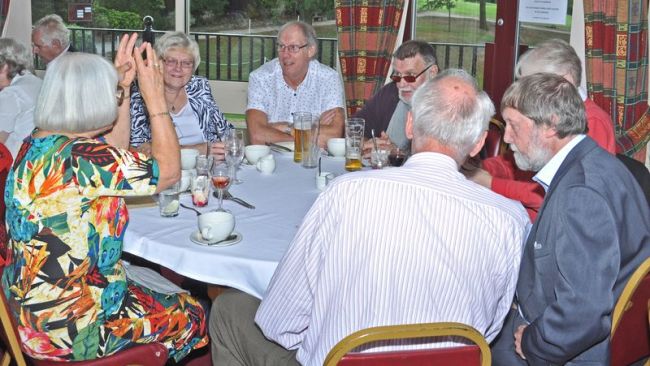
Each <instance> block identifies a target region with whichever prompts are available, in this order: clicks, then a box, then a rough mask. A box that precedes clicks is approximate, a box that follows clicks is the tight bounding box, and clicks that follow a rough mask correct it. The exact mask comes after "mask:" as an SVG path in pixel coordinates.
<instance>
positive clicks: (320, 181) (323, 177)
mask: <svg viewBox="0 0 650 366" xmlns="http://www.w3.org/2000/svg"><path fill="white" fill-rule="evenodd" d="M332 179H334V173H330V172H321V173H320V174H318V175H316V188H318V189H319V190H321V191H323V190H325V187H327V185H328V184H330V182H331V181H332Z"/></svg>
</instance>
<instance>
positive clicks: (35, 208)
mask: <svg viewBox="0 0 650 366" xmlns="http://www.w3.org/2000/svg"><path fill="white" fill-rule="evenodd" d="M157 183H158V164H157V163H156V161H155V160H153V159H150V158H148V157H147V156H145V155H143V154H140V153H137V152H129V151H127V150H123V149H119V148H116V147H113V146H111V145H108V144H106V143H104V142H101V141H98V140H95V139H86V138H76V139H70V138H68V137H66V136H63V135H49V136H47V137H44V138H33V139H31V141H29V142H27V143H25V144H23V146H22V147H21V149H20V150H19V152H18V155H17V157H16V161H15V163H14V166H13V169H12V171H10V172H9V176H8V177H7V184H6V189H5V202H6V205H7V212H6V217H7V223H8V228H9V238H10V240H9V258H8V262H9V263H8V264H7V266H6V267H5V269H4V272H3V277H2V286H3V290H4V293H5V296H6V297H7V300H8V302H9V305H10V309H11V310H12V311H13V312H14V314H13V315H14V316H15V318H16V320H17V323H18V324H17V325H18V333H19V335H20V338H21V341H22V343H23V350H24V351H25V352H26V353H27V354H28V355H29V356H31V357H34V358H39V359H50V360H58V361H78V360H87V359H94V358H98V357H104V356H107V355H111V354H114V353H116V352H118V351H119V350H121V349H124V348H128V347H131V346H133V344H134V343H151V342H161V343H164V344H165V345H166V346H167V347H168V349H169V351H170V356H171V357H174V358H176V359H177V360H178V359H180V358H182V357H183V356H184V355H185V354H187V353H188V352H189V351H190V350H191V349H192V348H194V347H200V346H202V345H204V344H206V342H207V338H206V337H205V325H204V324H205V319H204V313H203V310H202V308H201V306H200V305H199V304H198V303H197V302H196V300H195V299H192V298H191V297H189V296H187V295H170V296H165V295H162V294H157V293H154V292H153V291H151V290H149V289H147V288H144V287H141V286H139V285H137V284H135V283H133V282H131V281H130V280H129V279H127V278H126V273H125V271H124V268H123V267H122V264H121V262H120V256H121V254H122V240H123V238H124V232H125V230H126V227H127V225H128V212H127V208H126V205H125V203H124V200H123V199H122V198H121V196H138V195H140V196H141V195H151V194H153V193H154V192H155V190H156V185H157ZM172 324H173V326H172Z"/></svg>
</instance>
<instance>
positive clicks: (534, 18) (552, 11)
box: [519, 0, 568, 25]
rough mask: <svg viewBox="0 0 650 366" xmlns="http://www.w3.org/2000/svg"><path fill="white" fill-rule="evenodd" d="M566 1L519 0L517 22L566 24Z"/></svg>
mask: <svg viewBox="0 0 650 366" xmlns="http://www.w3.org/2000/svg"><path fill="white" fill-rule="evenodd" d="M567 7H568V0H519V21H520V22H529V23H541V24H557V25H565V24H566V13H567Z"/></svg>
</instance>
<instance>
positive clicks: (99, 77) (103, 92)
mask: <svg viewBox="0 0 650 366" xmlns="http://www.w3.org/2000/svg"><path fill="white" fill-rule="evenodd" d="M117 81H118V78H117V71H116V70H115V67H114V66H113V65H111V63H109V62H108V61H106V60H105V59H104V58H102V57H100V56H97V55H93V54H88V53H77V52H75V53H67V54H65V55H63V56H61V57H60V58H59V59H57V61H56V62H54V63H52V64H50V66H49V68H48V69H47V72H46V73H45V79H44V80H43V86H42V87H41V93H40V94H39V96H38V103H37V104H36V111H35V112H34V125H36V127H38V128H40V129H44V130H50V131H61V132H87V131H92V130H96V129H99V128H102V127H107V126H110V125H111V124H112V123H113V122H114V121H115V119H116V118H117V99H116V97H115V92H116V88H117Z"/></svg>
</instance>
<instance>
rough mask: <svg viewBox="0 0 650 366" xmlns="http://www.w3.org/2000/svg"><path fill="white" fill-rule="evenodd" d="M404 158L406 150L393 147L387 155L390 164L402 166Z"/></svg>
mask: <svg viewBox="0 0 650 366" xmlns="http://www.w3.org/2000/svg"><path fill="white" fill-rule="evenodd" d="M405 160H406V151H404V150H402V149H400V148H399V147H395V148H393V149H392V150H391V151H390V154H389V155H388V163H389V164H390V166H402V164H404V161H405Z"/></svg>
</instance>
